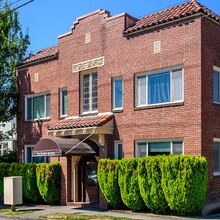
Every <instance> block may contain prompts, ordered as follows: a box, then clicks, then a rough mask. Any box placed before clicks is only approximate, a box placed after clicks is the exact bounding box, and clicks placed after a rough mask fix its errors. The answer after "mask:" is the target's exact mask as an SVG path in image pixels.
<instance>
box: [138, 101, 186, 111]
mask: <svg viewBox="0 0 220 220" xmlns="http://www.w3.org/2000/svg"><path fill="white" fill-rule="evenodd" d="M183 105H184V102H174V103H167V104H158V105H148V106H140V107H135V108H134V111H138V110H144V109H155V108H167V107H177V106H183Z"/></svg>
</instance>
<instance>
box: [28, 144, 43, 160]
mask: <svg viewBox="0 0 220 220" xmlns="http://www.w3.org/2000/svg"><path fill="white" fill-rule="evenodd" d="M34 146H35V145H25V146H24V162H25V163H34V159H33V157H32V151H33V149H34ZM27 148H32V150H31V161H27V160H28V158H27ZM43 158H44V163H46V162H47V157H43Z"/></svg>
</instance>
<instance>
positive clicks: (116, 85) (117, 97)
mask: <svg viewBox="0 0 220 220" xmlns="http://www.w3.org/2000/svg"><path fill="white" fill-rule="evenodd" d="M122 108H123V81H122V79H121V78H115V79H113V109H122Z"/></svg>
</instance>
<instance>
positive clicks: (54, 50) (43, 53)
mask: <svg viewBox="0 0 220 220" xmlns="http://www.w3.org/2000/svg"><path fill="white" fill-rule="evenodd" d="M56 55H58V46H53V47H49V48H46V49H43V50H40V51H38V52H37V53H35V54H33V55H31V56H30V57H28V58H27V59H26V60H24V61H23V62H22V64H21V65H23V64H27V63H31V62H33V61H37V60H42V59H45V58H48V57H52V56H56Z"/></svg>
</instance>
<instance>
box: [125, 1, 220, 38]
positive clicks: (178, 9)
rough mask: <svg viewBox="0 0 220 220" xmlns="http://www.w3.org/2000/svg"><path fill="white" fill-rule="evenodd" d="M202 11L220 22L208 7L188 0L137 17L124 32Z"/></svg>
mask: <svg viewBox="0 0 220 220" xmlns="http://www.w3.org/2000/svg"><path fill="white" fill-rule="evenodd" d="M199 13H202V14H204V15H207V16H208V17H210V18H212V19H214V20H216V21H217V22H219V23H220V16H219V15H217V14H215V13H214V12H212V11H211V10H210V9H208V8H206V7H205V6H203V5H202V4H200V3H199V2H197V1H196V0H190V1H188V2H185V3H183V4H180V5H177V6H174V7H172V8H168V9H166V10H163V11H159V12H157V13H153V14H150V15H148V16H146V17H143V18H141V19H139V20H138V21H137V22H136V23H135V24H134V26H132V27H130V28H128V29H127V30H126V31H125V32H124V34H125V35H126V34H129V33H133V32H136V31H140V30H142V29H146V28H149V27H153V26H156V25H159V24H163V23H166V22H169V21H173V20H178V19H180V18H183V17H187V16H190V15H193V14H199Z"/></svg>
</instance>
